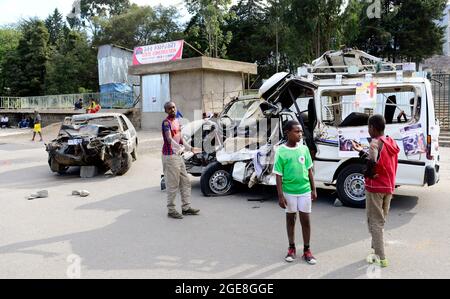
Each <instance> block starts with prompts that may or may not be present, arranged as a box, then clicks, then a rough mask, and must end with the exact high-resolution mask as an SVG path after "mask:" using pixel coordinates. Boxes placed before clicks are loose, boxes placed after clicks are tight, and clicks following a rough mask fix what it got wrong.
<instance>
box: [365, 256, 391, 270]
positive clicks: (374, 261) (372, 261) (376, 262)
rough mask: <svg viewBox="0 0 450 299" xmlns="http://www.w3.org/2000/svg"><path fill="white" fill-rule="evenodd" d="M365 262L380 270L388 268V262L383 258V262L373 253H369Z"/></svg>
mask: <svg viewBox="0 0 450 299" xmlns="http://www.w3.org/2000/svg"><path fill="white" fill-rule="evenodd" d="M366 261H367V262H368V263H369V264H374V265H377V266H379V267H381V268H386V267H387V266H389V260H388V259H387V258H384V259H383V260H382V259H380V257H379V256H378V255H376V254H375V253H371V254H369V255H368V256H367V258H366Z"/></svg>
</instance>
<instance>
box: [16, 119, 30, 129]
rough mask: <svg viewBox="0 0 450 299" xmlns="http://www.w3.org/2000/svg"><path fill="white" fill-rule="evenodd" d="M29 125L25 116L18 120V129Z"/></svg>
mask: <svg viewBox="0 0 450 299" xmlns="http://www.w3.org/2000/svg"><path fill="white" fill-rule="evenodd" d="M29 125H30V124H29V122H28V120H27V119H26V118H25V117H22V119H21V120H20V122H19V124H18V126H19V129H23V128H28V126H29Z"/></svg>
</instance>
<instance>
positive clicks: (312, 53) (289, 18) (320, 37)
mask: <svg viewBox="0 0 450 299" xmlns="http://www.w3.org/2000/svg"><path fill="white" fill-rule="evenodd" d="M281 4H282V5H283V6H284V7H285V8H286V12H285V13H284V14H283V18H284V23H285V24H286V25H287V26H289V31H290V33H291V34H290V39H289V41H287V43H288V46H287V52H288V56H289V57H290V58H291V60H292V62H294V64H299V63H304V62H310V61H311V60H312V59H315V58H317V57H319V56H321V55H322V54H323V53H324V52H325V51H328V50H331V49H336V48H337V47H338V46H339V45H338V44H337V43H338V40H337V37H338V28H339V26H338V25H339V21H340V19H339V16H340V13H341V7H342V4H343V1H342V0H304V1H296V0H283V1H281ZM299 41H301V42H299Z"/></svg>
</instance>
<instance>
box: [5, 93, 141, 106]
mask: <svg viewBox="0 0 450 299" xmlns="http://www.w3.org/2000/svg"><path fill="white" fill-rule="evenodd" d="M91 98H92V99H94V100H96V101H97V102H98V103H100V105H101V106H102V108H104V109H127V108H133V107H134V106H135V104H136V103H135V99H134V94H133V92H129V93H121V92H109V93H80V94H64V95H49V96H39V97H0V109H39V110H46V109H74V105H75V103H76V102H78V100H79V99H83V104H84V105H83V107H87V105H88V103H89V99H91Z"/></svg>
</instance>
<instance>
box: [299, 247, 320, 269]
mask: <svg viewBox="0 0 450 299" xmlns="http://www.w3.org/2000/svg"><path fill="white" fill-rule="evenodd" d="M302 258H303V259H304V260H305V261H306V262H307V263H308V264H310V265H315V264H316V263H317V260H316V258H315V257H314V256H313V255H312V253H311V250H309V249H308V250H307V251H305V252H304V253H303V256H302Z"/></svg>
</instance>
